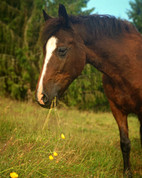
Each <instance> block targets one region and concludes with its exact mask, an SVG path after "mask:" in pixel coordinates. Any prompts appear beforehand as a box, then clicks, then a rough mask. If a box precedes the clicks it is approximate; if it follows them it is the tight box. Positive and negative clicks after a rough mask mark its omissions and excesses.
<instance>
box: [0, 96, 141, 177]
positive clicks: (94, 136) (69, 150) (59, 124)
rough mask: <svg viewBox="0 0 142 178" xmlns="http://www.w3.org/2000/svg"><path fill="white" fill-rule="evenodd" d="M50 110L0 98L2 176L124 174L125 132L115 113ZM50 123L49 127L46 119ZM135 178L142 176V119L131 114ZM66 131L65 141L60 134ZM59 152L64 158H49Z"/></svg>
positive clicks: (130, 125) (0, 170)
mask: <svg viewBox="0 0 142 178" xmlns="http://www.w3.org/2000/svg"><path fill="white" fill-rule="evenodd" d="M48 111H49V110H46V109H43V108H41V107H40V106H38V105H37V104H32V103H22V102H17V101H12V100H9V99H4V98H0V177H1V178H7V177H9V174H10V173H11V172H13V171H14V172H16V173H18V175H19V177H20V178H43V177H49V178H56V177H57V178H60V177H66V178H68V177H69V178H74V177H79V178H90V177H100V178H106V177H108V178H110V177H122V172H123V162H122V156H121V151H120V148H119V132H118V128H117V124H116V122H115V120H114V118H113V116H112V114H111V113H97V114H96V113H93V112H81V111H77V110H70V109H59V110H57V111H55V110H52V112H51V115H50V117H49V118H47V114H48ZM46 119H48V122H47V124H46V126H45V128H44V129H43V125H44V123H45V120H46ZM129 130H130V139H131V146H132V149H131V163H132V171H133V174H134V177H138V178H139V177H141V176H142V159H141V158H142V152H141V145H140V138H139V122H138V119H137V118H135V117H132V116H131V117H129ZM61 133H64V135H65V137H66V138H65V140H63V139H61V138H60V135H61ZM53 151H56V152H57V153H58V156H57V157H55V159H54V160H52V161H51V160H49V155H50V154H52V153H53Z"/></svg>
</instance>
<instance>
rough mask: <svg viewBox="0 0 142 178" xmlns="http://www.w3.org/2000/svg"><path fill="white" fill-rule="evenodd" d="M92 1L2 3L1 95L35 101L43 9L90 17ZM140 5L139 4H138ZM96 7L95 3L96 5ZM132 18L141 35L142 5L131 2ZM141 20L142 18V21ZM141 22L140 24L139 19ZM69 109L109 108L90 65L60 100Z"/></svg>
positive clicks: (138, 1)
mask: <svg viewBox="0 0 142 178" xmlns="http://www.w3.org/2000/svg"><path fill="white" fill-rule="evenodd" d="M88 1H89V0H79V1H76V0H53V1H50V0H24V1H23V0H12V1H11V0H2V1H1V5H0V94H1V95H4V96H6V97H11V98H13V99H18V100H29V99H32V100H34V91H35V88H36V83H37V79H38V76H39V73H40V68H41V65H42V62H43V56H42V46H41V45H40V37H39V36H40V35H39V34H40V30H41V28H42V24H43V16H42V9H45V10H46V11H47V12H48V14H49V15H51V16H53V17H55V16H57V13H58V12H57V9H58V5H59V3H62V4H64V5H65V6H66V8H67V11H68V13H69V14H74V15H77V14H90V13H91V12H92V11H93V10H94V9H90V10H86V11H83V10H82V9H83V8H84V7H87V3H88ZM137 4H138V5H137ZM94 5H95V4H94ZM130 5H131V7H132V10H131V11H129V12H128V15H129V17H130V18H131V19H132V20H133V21H134V24H135V25H136V26H137V28H138V29H139V30H140V31H141V32H142V30H141V29H142V26H141V24H142V17H141V16H142V2H141V0H136V2H133V3H130ZM140 17H141V18H140ZM137 19H139V21H138V20H137ZM61 101H62V102H64V103H65V104H67V105H68V106H76V107H78V108H80V109H94V108H95V110H100V109H101V110H106V109H108V108H109V105H108V101H107V99H106V97H105V95H104V91H103V86H102V74H101V73H100V72H99V71H97V70H96V69H95V68H93V67H92V66H90V65H87V66H86V67H85V69H84V71H83V72H82V75H81V76H80V77H78V79H76V80H75V81H74V82H73V83H72V84H71V86H70V87H69V89H68V90H67V92H66V93H65V94H64V96H63V98H62V99H61Z"/></svg>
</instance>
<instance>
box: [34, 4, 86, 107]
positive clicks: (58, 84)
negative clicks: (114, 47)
mask: <svg viewBox="0 0 142 178" xmlns="http://www.w3.org/2000/svg"><path fill="white" fill-rule="evenodd" d="M58 14H59V16H58V18H52V17H50V16H49V15H47V14H46V12H45V11H43V15H44V19H45V26H44V30H43V31H42V35H41V36H42V39H43V41H44V43H43V44H44V45H43V53H44V62H43V66H42V70H41V73H40V77H39V80H38V84H37V89H36V99H37V102H38V103H39V104H40V105H41V106H43V107H50V105H51V102H52V100H53V98H54V97H57V98H58V97H60V96H61V95H62V94H63V93H64V91H65V90H66V89H67V87H68V86H69V85H70V84H71V82H72V81H73V80H74V79H75V78H77V77H78V76H79V75H80V74H81V72H82V70H83V68H84V66H85V64H86V53H85V49H84V43H83V41H82V39H81V37H80V36H79V34H78V33H76V31H75V29H74V27H73V25H72V23H71V21H70V20H69V16H68V14H67V12H66V9H65V7H64V6H63V5H59V10H58Z"/></svg>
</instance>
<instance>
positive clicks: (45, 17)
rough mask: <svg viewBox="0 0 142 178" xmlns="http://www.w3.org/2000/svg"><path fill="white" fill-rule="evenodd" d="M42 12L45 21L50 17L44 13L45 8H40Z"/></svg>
mask: <svg viewBox="0 0 142 178" xmlns="http://www.w3.org/2000/svg"><path fill="white" fill-rule="evenodd" d="M42 12H43V17H44V20H45V21H47V20H48V19H51V17H50V16H49V15H47V14H46V12H45V10H42Z"/></svg>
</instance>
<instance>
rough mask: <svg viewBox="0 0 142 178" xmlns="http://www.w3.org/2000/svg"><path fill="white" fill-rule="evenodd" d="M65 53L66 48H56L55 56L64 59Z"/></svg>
mask: <svg viewBox="0 0 142 178" xmlns="http://www.w3.org/2000/svg"><path fill="white" fill-rule="evenodd" d="M67 51H68V48H67V47H58V49H57V54H58V55H59V56H60V57H65V55H66V53H67Z"/></svg>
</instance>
